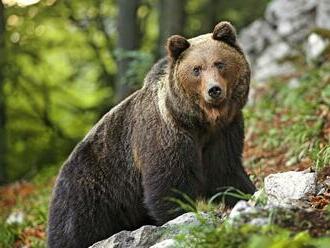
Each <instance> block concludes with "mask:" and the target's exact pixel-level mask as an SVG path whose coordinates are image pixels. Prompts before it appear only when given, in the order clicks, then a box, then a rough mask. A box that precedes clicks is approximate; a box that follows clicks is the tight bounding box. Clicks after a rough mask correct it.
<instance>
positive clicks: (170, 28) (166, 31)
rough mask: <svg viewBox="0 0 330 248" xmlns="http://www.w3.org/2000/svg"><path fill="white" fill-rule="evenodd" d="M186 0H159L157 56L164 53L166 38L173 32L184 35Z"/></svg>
mask: <svg viewBox="0 0 330 248" xmlns="http://www.w3.org/2000/svg"><path fill="white" fill-rule="evenodd" d="M185 6H186V0H180V1H178V0H159V6H158V11H159V38H158V57H162V56H164V55H165V52H166V50H165V49H164V47H165V44H166V40H167V38H168V37H169V36H171V35H173V34H180V35H184V27H185V21H186V12H185Z"/></svg>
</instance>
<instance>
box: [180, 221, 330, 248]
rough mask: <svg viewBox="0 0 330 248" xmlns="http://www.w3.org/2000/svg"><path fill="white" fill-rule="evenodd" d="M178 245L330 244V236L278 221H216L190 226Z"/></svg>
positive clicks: (227, 247) (274, 247)
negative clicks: (289, 227)
mask: <svg viewBox="0 0 330 248" xmlns="http://www.w3.org/2000/svg"><path fill="white" fill-rule="evenodd" d="M176 240H177V242H178V245H177V247H191V248H213V247H217V248H222V247H223V248H231V247H232V248H259V247H267V248H271V247H272V248H286V247H295V248H307V247H309V248H312V247H315V248H316V247H327V245H328V244H329V243H328V242H330V238H319V239H316V238H312V237H310V236H309V234H308V233H307V232H299V233H296V234H293V233H292V232H290V231H288V230H286V229H283V228H280V227H277V226H275V225H268V226H262V227H260V226H253V225H247V224H245V225H242V226H240V227H235V226H232V225H231V224H229V223H222V224H219V225H218V226H217V227H213V226H212V225H205V224H200V225H197V226H193V227H190V229H189V232H188V234H187V233H185V234H184V235H178V236H177V237H176Z"/></svg>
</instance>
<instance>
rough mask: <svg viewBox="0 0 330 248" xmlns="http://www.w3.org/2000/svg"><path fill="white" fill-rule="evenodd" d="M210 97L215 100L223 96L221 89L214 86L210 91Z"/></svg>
mask: <svg viewBox="0 0 330 248" xmlns="http://www.w3.org/2000/svg"><path fill="white" fill-rule="evenodd" d="M208 93H209V96H210V97H212V98H213V99H217V98H219V97H220V95H221V88H220V87H219V86H213V87H211V88H210V89H209V90H208Z"/></svg>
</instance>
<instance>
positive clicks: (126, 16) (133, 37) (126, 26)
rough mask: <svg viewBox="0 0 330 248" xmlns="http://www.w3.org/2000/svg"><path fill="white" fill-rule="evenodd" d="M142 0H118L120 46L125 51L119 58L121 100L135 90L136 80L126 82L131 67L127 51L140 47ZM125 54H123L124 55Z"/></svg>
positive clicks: (118, 95) (118, 94) (118, 93)
mask: <svg viewBox="0 0 330 248" xmlns="http://www.w3.org/2000/svg"><path fill="white" fill-rule="evenodd" d="M140 2H141V0H118V7H119V15H118V36H119V37H118V48H119V49H120V50H121V51H122V52H123V53H122V54H121V55H120V56H119V58H118V59H117V65H118V75H117V80H116V81H117V83H116V100H117V101H120V100H122V99H123V98H125V97H126V96H127V95H129V94H130V93H132V91H133V90H134V89H133V87H132V85H134V82H126V80H125V74H126V71H127V69H128V67H129V63H130V61H131V60H130V58H127V57H126V55H125V53H126V52H127V51H132V50H137V49H138V48H139V24H138V20H137V9H138V7H139V5H140ZM122 55H123V56H122Z"/></svg>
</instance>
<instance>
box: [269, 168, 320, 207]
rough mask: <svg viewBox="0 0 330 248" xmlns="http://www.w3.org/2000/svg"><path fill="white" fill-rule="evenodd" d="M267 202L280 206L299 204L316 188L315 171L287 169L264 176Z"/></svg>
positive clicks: (312, 193)
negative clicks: (286, 170)
mask: <svg viewBox="0 0 330 248" xmlns="http://www.w3.org/2000/svg"><path fill="white" fill-rule="evenodd" d="M264 184H265V192H266V194H267V195H268V204H269V205H275V206H282V207H290V206H301V203H302V202H303V201H304V200H305V199H306V198H307V197H308V196H310V195H314V194H315V193H316V192H315V189H316V173H306V172H296V171H289V172H284V173H278V174H272V175H269V176H268V177H266V178H265V181H264Z"/></svg>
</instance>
